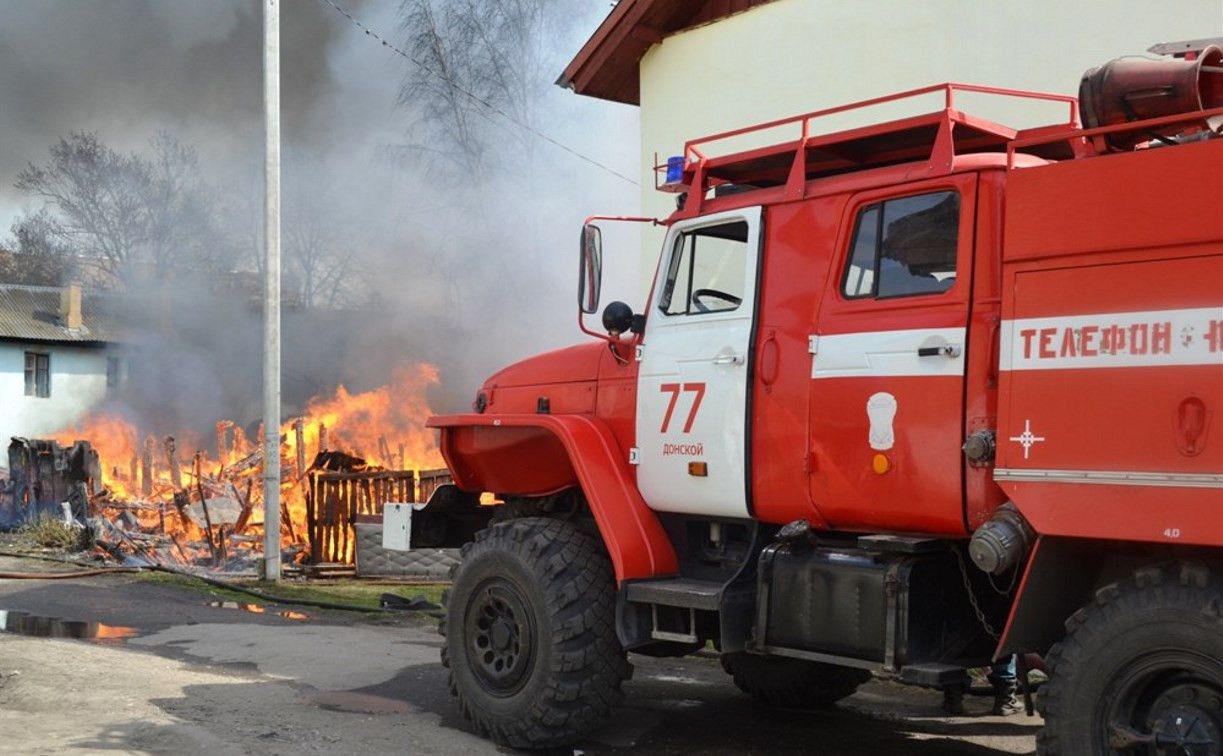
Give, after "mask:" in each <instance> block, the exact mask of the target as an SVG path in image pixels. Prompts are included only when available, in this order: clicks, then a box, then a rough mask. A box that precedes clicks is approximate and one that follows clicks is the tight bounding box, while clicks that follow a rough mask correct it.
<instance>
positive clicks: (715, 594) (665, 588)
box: [624, 578, 722, 611]
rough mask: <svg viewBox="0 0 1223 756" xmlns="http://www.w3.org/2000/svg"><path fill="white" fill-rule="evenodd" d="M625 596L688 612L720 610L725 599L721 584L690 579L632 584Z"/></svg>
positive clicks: (638, 601) (638, 602)
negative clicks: (719, 605)
mask: <svg viewBox="0 0 1223 756" xmlns="http://www.w3.org/2000/svg"><path fill="white" fill-rule="evenodd" d="M624 590H625V597H626V598H627V599H628V600H629V601H632V602H634V603H637V604H658V605H660V606H679V607H683V608H685V609H700V610H705V611H717V610H718V604H719V602H720V601H721V598H722V583H716V582H712V581H708V580H692V579H690V578H664V579H662V580H644V581H641V582H638V583H629V584H628V585H626V586H625V587H624Z"/></svg>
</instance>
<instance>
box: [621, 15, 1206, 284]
mask: <svg viewBox="0 0 1223 756" xmlns="http://www.w3.org/2000/svg"><path fill="white" fill-rule="evenodd" d="M1218 36H1223V5H1221V4H1220V0H1176V2H1173V3H1152V2H1150V1H1149V0H1090V1H1089V2H1066V1H1065V0H1025V2H1022V3H1016V2H1001V1H1000V0H924V1H923V2H914V1H913V0H864V1H863V2H828V1H827V0H776V1H775V2H772V3H768V4H766V5H762V6H759V7H756V8H754V9H752V10H749V11H747V12H744V13H741V14H738V15H735V16H731V17H729V18H726V19H723V20H721V21H717V22H715V23H713V24H709V25H707V26H703V27H700V28H696V29H691V30H688V31H685V32H681V33H679V34H676V35H674V36H670V37H667V38H666V39H664V40H663V42H662V43H661V44H658V45H654V46H653V47H652V48H650V50H649V51H648V52H647V53H646V54H645V56H644V57H643V58H642V61H641V131H642V139H641V149H642V157H641V166H642V177H643V179H644V180H643V182H642V183H643V187H642V194H643V196H642V207H643V209H644V211H645V213H646V214H650V215H654V216H659V217H662V216H666V215H667V214H669V213H670V212H671V211H672V210H673V209H674V202H675V198H674V196H673V195H666V194H662V193H660V192H657V191H655V190H654V188H653V187H654V182H653V180H652V170H651V166H652V165H653V161H654V153H655V152H657V153H658V155H659V157H660V158H662V159H664V160H665V158H666V156H668V155H678V154H680V152H681V151H682V150H683V146H684V142H685V141H687V140H689V139H694V138H698V137H702V136H707V135H710V134H714V133H718V132H722V131H727V130H731V129H736V128H740V127H742V126H747V125H751V124H755V123H763V122H766V121H770V120H773V119H777V118H784V117H788V116H793V115H798V114H801V113H807V112H811V111H814V110H819V109H822V108H826V107H831V106H834V105H840V104H844V103H849V102H854V101H857V100H864V99H868V98H872V97H876V96H879V95H884V94H889V93H894V92H900V91H904V90H909V89H916V88H920V87H924V86H927V85H930V84H938V83H942V82H946V81H954V82H962V83H972V84H985V85H989V86H997V87H1006V88H1013V89H1031V90H1039V91H1046V92H1055V93H1061V94H1068V95H1074V94H1077V92H1078V85H1079V79H1080V77H1081V76H1082V74H1083V72H1084V71H1085V70H1087V69H1088V68H1091V67H1092V66H1096V65H1100V64H1102V63H1105V62H1107V61H1109V60H1112V59H1113V58H1117V57H1120V56H1122V55H1132V54H1141V53H1143V51H1144V50H1146V49H1147V48H1148V47H1150V46H1151V45H1153V44H1156V43H1159V42H1170V41H1175V40H1185V39H1200V38H1203V37H1218ZM964 103H965V104H964V105H961V103H960V101H957V103H956V105H957V107H960V108H961V109H963V110H965V111H967V112H970V113H974V114H980V115H982V116H983V117H986V118H991V119H992V120H996V121H999V122H1001V123H1004V124H1006V125H1008V126H1013V127H1017V128H1022V127H1026V126H1033V125H1037V124H1038V123H1052V122H1054V121H1056V120H1059V119H1061V120H1064V118H1065V115H1066V109H1064V108H1061V107H1058V108H1051V107H1048V106H1040V105H1039V104H1034V103H1032V102H1030V101H1022V102H1018V103H1013V102H1012V103H1007V102H1004V101H1000V100H997V99H995V98H982V99H975V98H968V99H966V100H964ZM941 107H942V106H941V100H930V99H927V100H923V101H920V102H919V103H918V104H917V105H915V106H914V108H913V109H911V110H908V111H906V112H905V113H904V114H917V113H928V112H933V111H935V110H938V109H940V108H941ZM893 112H894V111H893ZM886 117H891V113H889V112H887V111H879V110H874V111H868V112H867V113H866V114H864V115H863V116H862V117H861V118H859V119H857V122H858V123H861V122H874V121H878V120H881V119H884V118H886ZM848 123H851V122H850V121H848V120H841V121H835V122H832V123H830V124H829V125H830V126H831V127H833V130H835V129H836V128H843V127H844V126H845V125H847V124H848ZM787 137H788V138H797V137H798V131H797V129H795V130H794V131H793V132H792V133H787ZM773 141H780V139H774V140H773ZM648 237H649V238H647V239H645V240H643V265H642V270H644V271H652V270H654V261H655V257H656V255H657V251H658V248H659V244H660V243H661V235H660V234H659V233H658V232H657V231H651V232H648Z"/></svg>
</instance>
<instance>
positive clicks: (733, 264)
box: [658, 221, 747, 315]
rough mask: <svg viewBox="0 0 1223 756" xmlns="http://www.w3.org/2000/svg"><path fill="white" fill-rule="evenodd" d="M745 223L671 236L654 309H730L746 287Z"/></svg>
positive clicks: (735, 306)
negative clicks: (660, 291)
mask: <svg viewBox="0 0 1223 756" xmlns="http://www.w3.org/2000/svg"><path fill="white" fill-rule="evenodd" d="M746 265H747V223H746V222H745V221H735V222H734V223H723V224H720V225H717V226H706V227H704V228H697V229H693V230H691V231H685V232H683V233H681V234H680V235H679V236H677V237H676V238H675V244H674V246H673V247H672V249H671V257H670V259H669V260H668V262H667V278H666V280H665V281H663V289H662V295H661V296H660V297H659V299H658V308H659V309H660V310H662V311H663V312H664V313H666V314H668V315H699V314H701V313H706V312H730V311H731V310H736V309H738V308H739V304H740V303H741V302H742V301H743V292H744V289H745V287H746V281H745V280H744V278H745V275H746V273H745V271H746Z"/></svg>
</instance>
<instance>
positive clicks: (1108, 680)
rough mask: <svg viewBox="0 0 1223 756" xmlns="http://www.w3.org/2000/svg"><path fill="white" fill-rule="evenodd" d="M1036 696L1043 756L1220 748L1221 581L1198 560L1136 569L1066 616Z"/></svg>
mask: <svg viewBox="0 0 1223 756" xmlns="http://www.w3.org/2000/svg"><path fill="white" fill-rule="evenodd" d="M1066 630H1067V633H1066V637H1065V639H1064V640H1063V641H1062V642H1061V643H1058V644H1057V645H1055V646H1054V647H1053V649H1052V651H1050V653H1049V655H1048V657H1047V659H1046V661H1047V662H1048V664H1049V668H1050V673H1049V682H1048V683H1047V684H1046V685H1045V687H1044V692H1043V695H1042V696H1041V700H1040V709H1041V714H1043V715H1044V717H1045V726H1044V729H1042V730H1041V733H1040V736H1039V738H1038V739H1037V750H1038V752H1039V753H1041V754H1045V756H1104V755H1106V754H1113V753H1118V752H1120V753H1135V754H1150V755H1152V756H1156V755H1158V756H1164V755H1165V754H1168V755H1170V754H1177V755H1178V756H1207V755H1208V754H1209V755H1210V756H1216V755H1217V754H1219V753H1223V587H1221V585H1220V580H1219V577H1218V576H1217V575H1212V574H1211V572H1210V571H1209V570H1208V569H1207V568H1206V567H1204V566H1200V565H1180V566H1172V567H1170V568H1146V569H1142V570H1139V571H1138V572H1136V573H1135V575H1134V577H1133V578H1132V579H1129V580H1126V581H1123V582H1118V583H1113V584H1111V585H1108V586H1105V587H1104V588H1102V589H1101V590H1099V591H1098V592H1097V593H1096V600H1095V601H1094V602H1093V603H1091V604H1088V605H1087V606H1085V607H1083V608H1082V609H1080V610H1079V611H1078V612H1076V613H1075V614H1074V616H1072V617H1071V618H1070V619H1069V620H1068V621H1067V622H1066Z"/></svg>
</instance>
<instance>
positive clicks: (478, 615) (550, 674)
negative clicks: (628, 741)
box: [442, 517, 632, 748]
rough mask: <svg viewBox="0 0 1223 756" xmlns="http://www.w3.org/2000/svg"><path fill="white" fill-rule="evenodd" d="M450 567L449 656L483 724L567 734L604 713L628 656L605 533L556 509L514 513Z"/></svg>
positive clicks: (538, 741)
mask: <svg viewBox="0 0 1223 756" xmlns="http://www.w3.org/2000/svg"><path fill="white" fill-rule="evenodd" d="M451 577H452V580H453V584H452V586H451V588H450V594H449V597H448V600H447V607H448V612H447V615H446V618H445V619H444V620H443V621H442V629H443V632H444V634H445V635H446V643H445V646H444V647H443V648H442V663H443V664H444V665H445V666H447V667H448V668H449V669H450V692H451V693H452V694H454V695H455V696H456V697H457V698H458V701H459V708H460V710H461V711H462V712H463V715H464V716H466V717H467V718H468V719H470V720H471V721H472V722H473V723H474V724H475V726H476V729H477V730H478V731H479V732H480V734H482V735H485V736H487V737H489V738H490V739H491V740H493V741H494V742H496V743H498V744H501V745H506V746H510V747H513V748H544V747H552V746H560V745H568V744H572V743H573V742H575V741H577V740H578V739H580V738H581V737H582V736H583V735H585V734H587V733H588V732H590V731H591V730H592V729H594V728H595V727H596V726H597V725H598V724H600V723H601V722H602V721H603V720H604V719H605V718H606V717H607V715H608V713H609V712H610V711H611V708H612V706H613V705H614V704H616V703H617V702H619V700H620V683H621V682H622V681H624V680H626V679H628V677H629V676H631V674H632V667H631V666H630V665H629V663H628V661H627V660H626V659H625V654H624V649H623V648H622V647H621V646H620V642H619V640H618V639H617V637H616V630H615V597H616V594H615V580H614V575H613V573H612V567H611V563H610V562H609V561H608V558H607V556H606V554H605V553H604V550H603V547H602V544H601V543H599V542H598V541H597V540H596V539H595V538H593V537H592V536H590V535H587V534H586V533H583V532H581V531H579V530H578V529H576V528H575V527H574V526H573V525H571V524H569V523H566V522H562V521H560V520H553V519H548V518H543V517H529V518H524V519H515V520H510V521H508V522H502V523H498V524H495V525H493V526H492V527H491V528H489V529H487V530H482V531H480V532H479V533H477V534H476V540H475V541H474V542H473V543H469V544H467V545H466V546H464V547H463V554H462V561H461V562H459V564H458V565H456V566H455V568H454V570H453V571H452V573H451Z"/></svg>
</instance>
